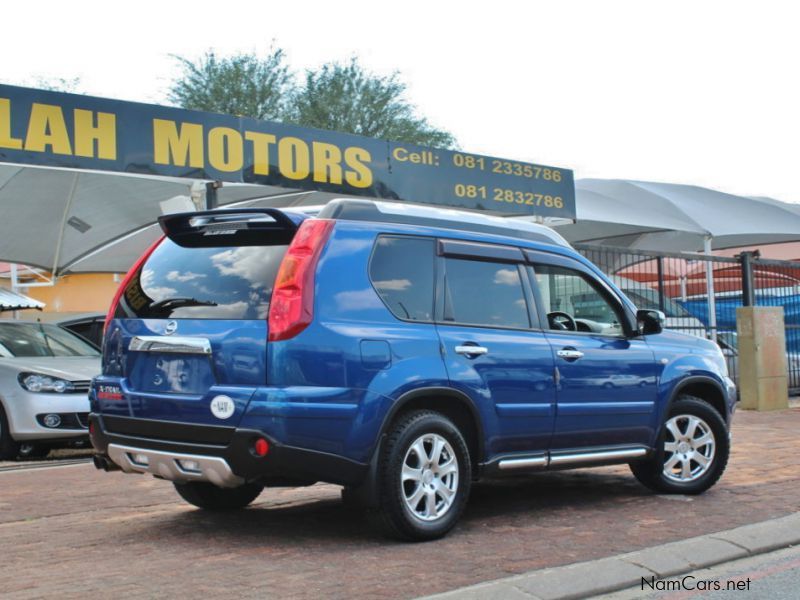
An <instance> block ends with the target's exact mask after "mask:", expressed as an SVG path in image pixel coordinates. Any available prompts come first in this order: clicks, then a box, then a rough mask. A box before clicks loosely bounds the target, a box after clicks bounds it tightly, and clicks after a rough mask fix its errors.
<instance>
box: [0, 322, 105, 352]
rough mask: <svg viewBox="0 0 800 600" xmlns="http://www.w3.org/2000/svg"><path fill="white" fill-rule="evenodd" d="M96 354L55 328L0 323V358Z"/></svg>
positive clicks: (86, 344)
mask: <svg viewBox="0 0 800 600" xmlns="http://www.w3.org/2000/svg"><path fill="white" fill-rule="evenodd" d="M99 355H100V354H99V352H98V351H97V349H96V348H93V347H92V346H91V345H89V344H88V343H86V342H85V341H83V340H82V339H81V338H79V337H78V336H77V335H75V334H74V333H70V332H69V331H67V330H65V329H62V328H61V327H58V326H57V325H44V324H42V323H0V357H3V356H5V357H12V356H16V357H30V356H99Z"/></svg>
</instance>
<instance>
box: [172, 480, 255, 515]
mask: <svg viewBox="0 0 800 600" xmlns="http://www.w3.org/2000/svg"><path fill="white" fill-rule="evenodd" d="M174 485H175V489H176V490H177V491H178V494H180V497H181V498H183V499H184V500H186V501H187V502H188V503H189V504H193V505H195V506H197V507H198V508H204V509H206V510H235V509H237V508H244V507H245V506H247V505H248V504H250V503H251V502H252V501H253V500H255V499H256V498H258V495H259V494H260V493H261V491H262V490H263V489H264V487H263V486H260V485H258V484H255V483H246V484H244V485H242V486H239V487H236V488H221V487H217V486H215V485H213V484H211V483H206V482H203V481H191V482H189V483H176V484H174Z"/></svg>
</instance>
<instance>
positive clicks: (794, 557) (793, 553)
mask: <svg viewBox="0 0 800 600" xmlns="http://www.w3.org/2000/svg"><path fill="white" fill-rule="evenodd" d="M642 587H644V589H642ZM656 587H657V588H660V589H661V591H653V590H651V588H650V587H649V586H648V585H646V584H645V585H644V586H641V585H640V586H637V587H635V588H631V589H628V590H623V591H620V592H617V593H615V594H611V595H605V596H603V598H605V599H606V600H633V599H634V598H635V599H637V600H638V599H655V598H659V599H668V600H749V599H759V600H761V599H762V598H763V599H767V598H768V599H769V600H796V599H797V598H798V597H800V547H797V546H796V547H793V548H787V549H785V550H779V551H777V552H770V553H768V554H761V555H759V556H755V557H752V558H745V559H742V560H737V561H733V562H730V563H724V564H721V565H717V566H716V567H712V568H710V569H701V570H699V571H694V572H692V573H688V574H687V575H678V576H676V577H672V578H670V579H668V580H663V581H662V582H660V583H658V584H657V585H656ZM666 587H670V588H671V589H670V591H667V590H666V589H664V588H666ZM717 588H718V591H717ZM709 590H711V591H709Z"/></svg>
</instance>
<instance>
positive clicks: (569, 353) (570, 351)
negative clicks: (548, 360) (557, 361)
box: [556, 348, 583, 360]
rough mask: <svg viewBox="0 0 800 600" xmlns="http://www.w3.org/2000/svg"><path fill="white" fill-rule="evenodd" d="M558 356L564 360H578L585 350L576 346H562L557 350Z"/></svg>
mask: <svg viewBox="0 0 800 600" xmlns="http://www.w3.org/2000/svg"><path fill="white" fill-rule="evenodd" d="M556 356H558V357H559V358H563V359H564V360H578V359H579V358H581V357H582V356H583V352H581V351H580V350H576V349H575V348H562V349H561V350H558V351H557V352H556Z"/></svg>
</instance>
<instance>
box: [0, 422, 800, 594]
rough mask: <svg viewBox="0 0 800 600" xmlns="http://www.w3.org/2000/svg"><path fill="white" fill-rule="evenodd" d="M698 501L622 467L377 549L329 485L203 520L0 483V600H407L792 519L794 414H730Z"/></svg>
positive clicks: (796, 502)
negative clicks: (727, 457)
mask: <svg viewBox="0 0 800 600" xmlns="http://www.w3.org/2000/svg"><path fill="white" fill-rule="evenodd" d="M733 431H734V433H733V435H734V446H733V448H734V452H733V456H732V459H731V462H730V464H729V466H728V471H727V472H726V474H725V475H724V477H723V478H722V480H721V481H720V483H719V484H717V486H716V487H715V488H713V489H712V490H711V491H709V492H707V493H706V494H704V495H702V496H697V497H683V496H672V497H668V496H657V495H653V494H651V493H650V492H648V491H647V490H645V489H644V488H642V487H641V486H639V485H638V483H637V482H636V481H635V480H634V479H633V477H632V476H630V475H629V473H628V470H627V468H626V467H606V468H601V469H584V470H579V471H568V472H561V473H543V474H539V475H535V476H530V477H525V478H520V479H518V480H513V481H509V480H506V481H503V482H500V483H497V484H494V485H480V486H477V487H476V488H475V489H474V493H473V497H472V499H471V501H470V505H469V508H468V510H467V513H466V515H465V518H464V519H463V522H462V523H461V524H460V525H459V526H458V527H457V528H456V530H455V531H454V532H453V533H452V534H451V535H450V536H449V537H447V538H446V539H444V540H440V541H436V542H431V543H427V544H401V543H397V542H392V541H387V540H385V539H383V538H381V537H380V536H378V535H376V534H375V533H374V531H373V530H372V529H371V528H370V527H369V525H368V524H367V523H366V522H365V520H364V519H363V517H362V515H361V514H360V513H359V512H357V511H354V510H351V509H348V508H346V507H344V506H343V505H342V504H341V503H340V502H339V490H338V488H336V487H334V486H329V485H316V486H313V487H310V488H296V489H276V490H266V491H265V492H264V494H263V495H262V496H261V497H260V498H259V501H258V502H257V503H256V504H254V505H253V507H251V508H249V509H247V510H245V511H242V512H239V513H236V514H218V515H212V514H204V513H202V512H201V511H197V510H195V509H193V508H191V507H189V506H188V505H185V504H182V503H181V502H179V501H178V500H177V496H176V495H175V493H174V491H173V490H172V486H171V485H170V484H168V483H166V482H162V481H158V480H155V479H153V478H149V477H139V476H126V475H122V474H119V473H111V474H106V473H101V472H98V471H95V470H94V468H93V467H91V466H90V465H80V466H70V467H63V468H56V469H47V470H32V471H24V472H11V473H0V548H2V549H3V552H2V555H3V563H2V568H1V569H0V595H1V596H2V597H3V598H39V597H52V596H55V595H56V594H58V596H59V597H64V598H69V597H75V598H77V597H79V596H85V595H91V596H94V597H98V598H112V597H114V598H119V597H123V596H127V597H133V596H137V597H160V596H170V597H174V598H187V597H199V596H222V595H225V596H234V595H236V596H241V597H245V598H251V597H252V598H255V597H265V596H268V595H269V596H271V597H280V598H315V597H320V596H324V597H329V598H354V597H355V598H367V597H369V598H410V597H415V596H420V595H425V594H432V593H436V592H441V591H446V590H449V589H453V588H456V587H461V586H465V585H470V584H474V583H477V582H480V581H486V580H490V579H496V578H499V577H504V576H507V575H511V574H517V573H522V572H525V571H530V570H533V569H538V568H543V567H549V566H556V565H561V564H568V563H572V562H577V561H585V560H591V559H595V558H601V557H604V556H609V555H613V554H618V553H621V552H629V551H632V550H636V549H639V548H643V547H648V546H652V545H656V544H662V543H665V542H669V541H674V540H678V539H682V538H684V537H689V536H696V535H701V534H704V533H710V532H715V531H720V530H723V529H729V528H731V527H735V526H738V525H743V524H746V523H751V522H756V521H763V520H765V519H769V518H772V517H778V516H782V515H786V514H789V513H792V512H796V511H798V509H800V496H799V495H798V494H799V493H800V459H798V458H797V454H798V450H800V408H794V409H790V410H786V411H780V412H774V413H749V412H742V411H740V412H739V413H738V414H737V415H736V420H735V425H734V430H733Z"/></svg>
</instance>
